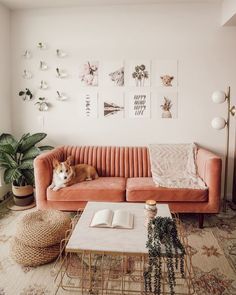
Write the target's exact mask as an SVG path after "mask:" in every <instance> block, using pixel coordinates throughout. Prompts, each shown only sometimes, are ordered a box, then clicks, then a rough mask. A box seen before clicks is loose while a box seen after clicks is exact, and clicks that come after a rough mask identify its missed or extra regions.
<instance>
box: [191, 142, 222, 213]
mask: <svg viewBox="0 0 236 295" xmlns="http://www.w3.org/2000/svg"><path fill="white" fill-rule="evenodd" d="M197 169H198V174H199V175H200V177H201V178H202V179H203V180H204V181H205V183H206V184H207V186H208V189H209V196H208V205H209V206H208V207H209V213H217V212H219V210H220V201H221V170H222V160H221V158H220V157H219V156H217V155H215V154H213V153H212V152H210V151H208V150H205V149H203V148H199V149H198V152H197Z"/></svg>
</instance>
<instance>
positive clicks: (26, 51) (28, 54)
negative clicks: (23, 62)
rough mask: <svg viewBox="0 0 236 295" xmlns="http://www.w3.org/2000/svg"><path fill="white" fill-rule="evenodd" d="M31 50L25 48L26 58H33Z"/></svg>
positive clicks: (24, 55)
mask: <svg viewBox="0 0 236 295" xmlns="http://www.w3.org/2000/svg"><path fill="white" fill-rule="evenodd" d="M31 56H32V55H31V52H30V50H25V52H24V54H23V57H24V58H26V59H30V58H31Z"/></svg>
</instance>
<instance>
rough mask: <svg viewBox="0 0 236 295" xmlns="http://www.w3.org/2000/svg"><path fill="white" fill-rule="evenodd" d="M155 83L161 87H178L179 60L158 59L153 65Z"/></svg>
mask: <svg viewBox="0 0 236 295" xmlns="http://www.w3.org/2000/svg"><path fill="white" fill-rule="evenodd" d="M153 77H154V81H153V82H154V83H153V84H154V85H157V86H158V87H161V88H176V87H177V86H178V61H177V60H158V61H156V62H155V63H154V66H153Z"/></svg>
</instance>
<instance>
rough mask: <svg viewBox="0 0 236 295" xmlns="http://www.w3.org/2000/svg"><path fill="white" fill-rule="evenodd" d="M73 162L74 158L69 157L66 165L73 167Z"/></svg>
mask: <svg viewBox="0 0 236 295" xmlns="http://www.w3.org/2000/svg"><path fill="white" fill-rule="evenodd" d="M71 162H72V157H71V156H69V157H68V158H67V159H66V164H67V165H69V166H70V165H71Z"/></svg>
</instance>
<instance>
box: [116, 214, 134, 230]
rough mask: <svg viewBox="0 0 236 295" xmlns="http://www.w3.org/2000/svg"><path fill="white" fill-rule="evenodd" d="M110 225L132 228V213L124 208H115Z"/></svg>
mask: <svg viewBox="0 0 236 295" xmlns="http://www.w3.org/2000/svg"><path fill="white" fill-rule="evenodd" d="M112 227H117V228H133V214H131V213H130V212H128V211H125V210H116V211H115V212H114V215H113V221H112Z"/></svg>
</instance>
